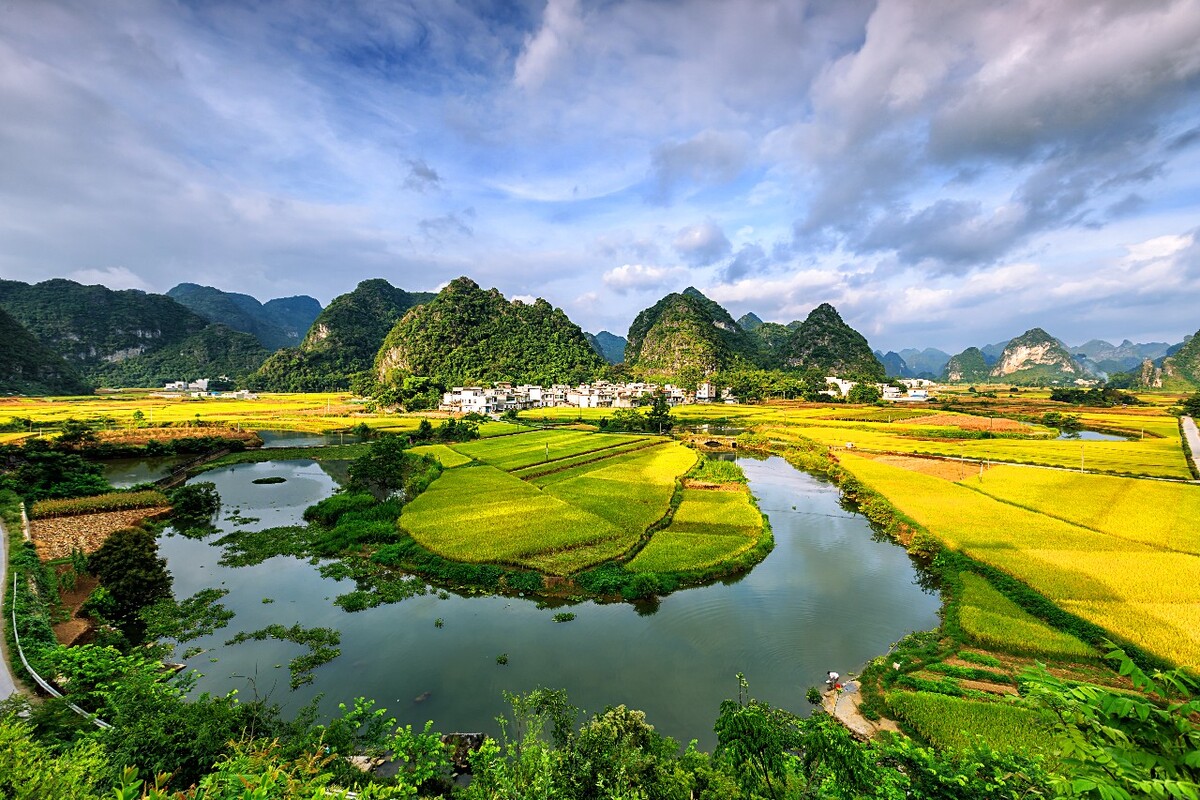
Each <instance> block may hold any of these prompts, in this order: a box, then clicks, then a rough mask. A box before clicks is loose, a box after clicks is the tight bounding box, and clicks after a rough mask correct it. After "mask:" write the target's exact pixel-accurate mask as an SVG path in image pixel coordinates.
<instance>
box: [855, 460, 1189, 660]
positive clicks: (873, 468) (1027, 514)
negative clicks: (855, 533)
mask: <svg viewBox="0 0 1200 800" xmlns="http://www.w3.org/2000/svg"><path fill="white" fill-rule="evenodd" d="M841 465H842V467H843V468H845V469H846V470H848V471H849V472H850V473H851V474H853V475H854V477H855V478H857V479H858V480H860V481H862V482H863V483H865V484H866V485H868V486H870V487H871V488H872V489H874V490H875V491H876V492H878V493H880V494H881V495H883V496H884V497H885V498H886V499H887V500H888V501H889V502H890V503H891V504H892V505H893V506H895V507H896V508H897V509H898V510H899V511H900V512H901V513H902V514H904V515H905V516H907V517H908V518H909V519H911V520H913V521H914V522H916V523H917V524H918V525H920V526H922V527H924V528H925V529H926V530H928V531H929V532H930V533H932V534H933V535H934V536H936V537H937V538H938V539H940V540H941V541H942V542H943V543H944V544H945V545H947V546H949V547H951V548H952V549H955V550H960V551H962V552H964V553H965V554H967V555H969V556H970V557H972V558H974V559H976V560H978V561H980V562H982V563H984V564H988V565H990V566H992V567H995V568H997V569H999V570H1001V571H1003V572H1006V573H1008V574H1009V575H1011V576H1013V577H1014V578H1016V579H1017V580H1019V581H1021V582H1023V583H1025V584H1026V585H1028V586H1029V587H1030V588H1032V589H1033V590H1034V591H1036V592H1038V593H1039V594H1041V595H1042V596H1044V597H1046V598H1048V599H1049V600H1051V601H1052V602H1054V603H1055V604H1057V605H1059V606H1060V607H1061V608H1063V609H1065V610H1067V611H1070V612H1072V613H1074V614H1076V615H1077V616H1079V617H1081V618H1083V619H1085V620H1087V621H1089V622H1091V623H1093V624H1095V625H1097V626H1099V627H1101V628H1104V629H1106V630H1108V631H1110V632H1111V633H1113V634H1115V635H1116V636H1117V637H1120V638H1123V639H1125V640H1126V641H1128V642H1131V643H1133V644H1135V645H1138V646H1139V647H1142V648H1143V649H1145V650H1146V651H1147V652H1150V653H1153V654H1154V655H1157V656H1159V657H1161V658H1164V659H1167V660H1169V661H1171V662H1174V663H1176V664H1179V665H1181V666H1188V667H1195V666H1197V665H1200V613H1198V612H1197V609H1200V558H1198V557H1197V556H1195V555H1191V554H1188V553H1181V552H1175V551H1171V550H1166V549H1164V548H1161V547H1153V546H1151V545H1150V544H1145V543H1143V542H1139V541H1132V540H1131V539H1129V538H1122V537H1118V536H1113V535H1110V534H1107V533H1103V532H1100V531H1097V530H1092V529H1089V528H1085V527H1081V526H1079V525H1075V524H1072V523H1070V522H1066V521H1064V520H1062V519H1058V518H1056V517H1051V516H1047V515H1046V514H1041V513H1038V512H1036V511H1032V510H1029V509H1026V508H1020V507H1017V506H1014V505H1012V504H1010V503H1005V502H1001V501H999V500H996V499H994V498H992V497H989V496H987V495H985V494H983V493H981V492H978V491H973V490H972V489H968V488H967V487H966V486H962V485H960V484H957V483H953V482H951V481H947V480H943V479H941V478H937V477H933V476H930V475H924V474H920V473H917V472H910V471H907V470H903V469H899V468H897V467H893V466H890V465H887V464H883V463H880V462H877V461H870V460H868V459H863V458H858V457H856V456H853V455H849V454H845V455H842V456H841ZM984 483H985V484H987V483H988V479H987V478H986V477H985V479H984ZM1185 488H1186V487H1185ZM1150 513H1153V512H1152V511H1151V510H1145V511H1143V512H1142V513H1140V514H1138V515H1136V516H1130V517H1128V518H1127V523H1128V524H1129V525H1130V526H1137V525H1139V524H1140V520H1141V519H1142V518H1143V517H1144V516H1146V515H1148V514H1150ZM1148 623H1151V624H1148Z"/></svg>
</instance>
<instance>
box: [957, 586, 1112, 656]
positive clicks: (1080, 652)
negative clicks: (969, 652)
mask: <svg viewBox="0 0 1200 800" xmlns="http://www.w3.org/2000/svg"><path fill="white" fill-rule="evenodd" d="M959 579H960V580H961V581H962V583H963V596H962V599H961V602H960V604H959V612H958V616H959V620H958V621H959V625H960V626H961V627H962V629H963V631H964V632H965V633H966V634H967V635H968V636H970V637H971V638H972V639H974V640H975V641H976V642H978V643H980V644H983V645H985V646H989V647H994V648H999V649H1000V650H1002V651H1005V652H1009V653H1028V654H1031V655H1037V656H1042V657H1046V656H1050V657H1055V658H1091V657H1094V656H1095V655H1096V651H1095V650H1093V649H1092V648H1091V647H1089V646H1088V645H1087V644H1085V643H1084V642H1081V641H1080V640H1079V639H1077V638H1076V637H1074V636H1072V635H1070V634H1069V633H1063V632H1062V631H1059V630H1055V629H1054V628H1051V627H1050V626H1049V625H1047V624H1046V623H1044V622H1042V621H1041V620H1039V619H1038V618H1037V617H1034V616H1033V615H1032V614H1030V613H1029V612H1027V611H1025V610H1024V609H1022V608H1021V607H1020V606H1018V605H1017V604H1016V603H1014V602H1013V601H1012V600H1010V599H1008V598H1007V597H1005V596H1004V595H1002V594H1001V593H1000V592H998V591H997V590H996V589H994V588H993V587H992V585H991V584H989V583H988V582H987V581H986V580H984V579H983V578H981V577H979V576H978V575H975V574H974V573H971V572H964V573H961V574H960V575H959Z"/></svg>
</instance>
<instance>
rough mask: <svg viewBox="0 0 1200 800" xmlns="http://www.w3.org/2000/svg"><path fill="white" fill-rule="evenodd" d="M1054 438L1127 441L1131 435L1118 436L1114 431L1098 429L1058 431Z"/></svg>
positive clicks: (1088, 440)
mask: <svg viewBox="0 0 1200 800" xmlns="http://www.w3.org/2000/svg"><path fill="white" fill-rule="evenodd" d="M1056 438H1058V439H1070V440H1073V441H1077V442H1128V441H1130V440H1131V439H1133V437H1132V436H1119V435H1117V434H1114V433H1101V432H1100V431H1075V432H1074V433H1060V434H1059V435H1058V436H1057V437H1056Z"/></svg>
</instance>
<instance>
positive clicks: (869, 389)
mask: <svg viewBox="0 0 1200 800" xmlns="http://www.w3.org/2000/svg"><path fill="white" fill-rule="evenodd" d="M882 399H883V392H881V391H879V387H878V386H876V385H875V384H872V383H856V384H854V385H853V386H851V387H850V391H849V392H847V394H846V401H847V402H850V403H863V404H868V403H877V402H879V401H880V400H882Z"/></svg>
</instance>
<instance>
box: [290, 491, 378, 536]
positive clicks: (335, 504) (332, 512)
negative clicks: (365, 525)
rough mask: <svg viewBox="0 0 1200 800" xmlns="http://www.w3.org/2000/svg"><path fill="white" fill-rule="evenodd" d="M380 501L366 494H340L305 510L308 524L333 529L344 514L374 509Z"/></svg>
mask: <svg viewBox="0 0 1200 800" xmlns="http://www.w3.org/2000/svg"><path fill="white" fill-rule="evenodd" d="M377 503H378V501H377V500H376V499H375V498H374V497H372V496H371V495H370V494H367V493H366V492H339V493H338V494H334V495H330V496H329V497H326V498H325V499H324V500H321V501H320V502H318V503H316V504H315V505H311V506H309V507H308V508H306V509H304V519H305V521H306V522H315V523H317V524H318V525H324V526H325V527H327V528H328V527H332V526H334V525H336V524H337V521H338V519H340V518H341V516H342V515H343V514H346V513H348V512H351V511H366V510H368V509H371V508H374V507H375V506H376V505H377Z"/></svg>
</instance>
